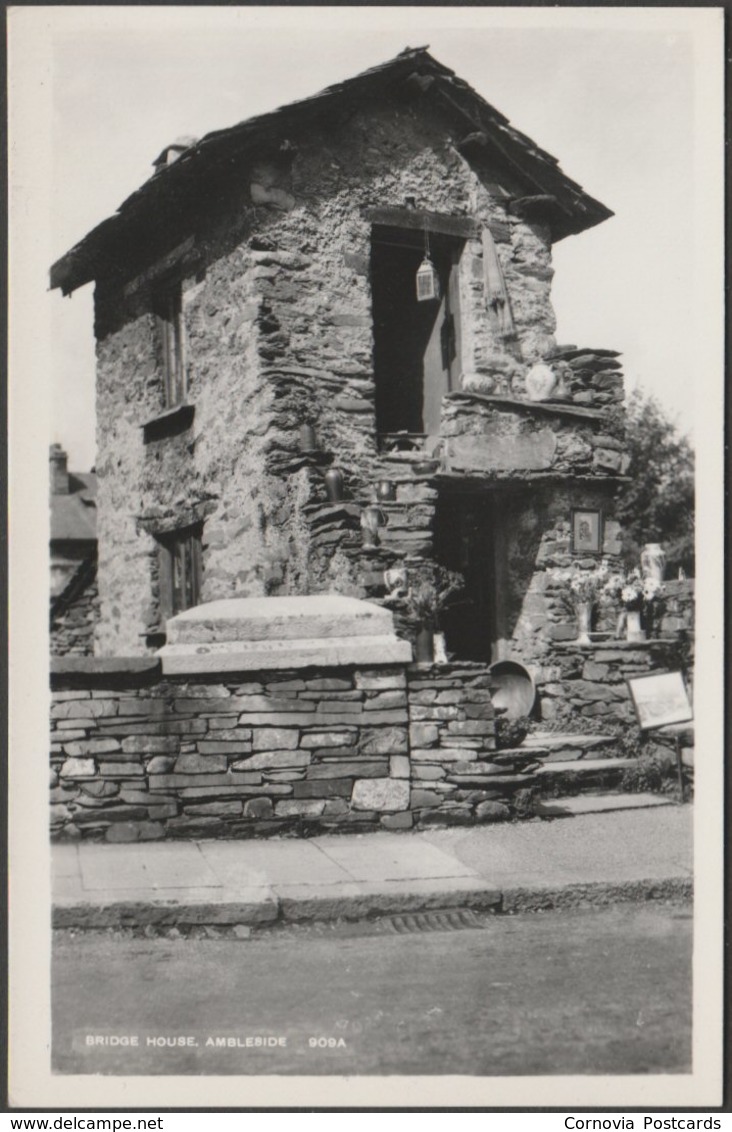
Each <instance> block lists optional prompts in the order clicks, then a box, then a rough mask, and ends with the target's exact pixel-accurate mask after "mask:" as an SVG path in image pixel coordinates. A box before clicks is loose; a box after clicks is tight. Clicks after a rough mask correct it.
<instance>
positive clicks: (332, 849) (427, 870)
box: [313, 834, 476, 881]
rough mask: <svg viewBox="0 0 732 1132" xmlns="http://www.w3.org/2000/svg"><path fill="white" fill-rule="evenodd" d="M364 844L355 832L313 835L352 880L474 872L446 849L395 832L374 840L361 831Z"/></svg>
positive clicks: (455, 874)
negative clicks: (353, 834) (330, 835)
mask: <svg viewBox="0 0 732 1132" xmlns="http://www.w3.org/2000/svg"><path fill="white" fill-rule="evenodd" d="M364 838H368V844H364V839H363V838H361V837H358V836H349V835H348V834H345V835H344V836H343V837H339V838H337V839H336V838H333V837H314V838H313V844H315V845H317V846H319V847H320V848H321V849H322V850H323V852H324V854H325V855H326V856H327V857H329V858H330V859H331V860H333V861H335V862H337V864H338V865H339V866H340V867H341V868H342V869H345V870H346V872H348V873H349V874H350V875H351V877H353V879H354V880H360V881H376V880H384V881H387V880H388V881H398V880H411V879H413V880H423V879H425V878H444V877H473V878H475V876H476V872H475V870H474V869H472V868H470V866H469V865H465V864H463V863H462V862H461V861H459V860H457V858H455V857H453V856H451V855H450V854H448V853H443V852H442V851H441V850H440V849H437V848H436V847H435V846H434V845H430V844H429V843H428V842H426V841H423V840H422V839H421V838H420V839H412V840H410V839H408V838H407V837H405V836H403V835H402V836H400V835H398V834H396V835H393V836H391V837H388V838H387V836H386V835H385V834H380V835H379V838H378V841H375V840H374V838H373V835H372V834H365V835H364Z"/></svg>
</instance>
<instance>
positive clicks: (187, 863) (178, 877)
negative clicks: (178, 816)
mask: <svg viewBox="0 0 732 1132" xmlns="http://www.w3.org/2000/svg"><path fill="white" fill-rule="evenodd" d="M78 848H79V863H80V867H81V880H82V885H83V887H84V889H86V890H87V891H93V890H94V889H101V890H105V891H110V890H115V891H116V890H121V889H129V888H137V889H145V888H147V889H152V890H155V889H159V888H180V889H185V888H215V887H220V886H221V881H220V880H219V879H218V877H217V876H216V874H215V873H214V872H213V870H212V869H211V868H210V867H209V865H208V864H207V863H206V860H205V858H204V857H203V855H202V853H201V850H200V848H199V845H198V843H197V842H195V841H180V842H160V841H153V842H143V843H140V844H137V843H133V844H131V845H99V844H87V845H80V846H79V847H78Z"/></svg>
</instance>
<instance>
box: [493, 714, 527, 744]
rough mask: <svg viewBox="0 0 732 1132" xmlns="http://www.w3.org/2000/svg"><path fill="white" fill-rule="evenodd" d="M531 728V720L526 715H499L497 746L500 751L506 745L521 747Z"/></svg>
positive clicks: (497, 721)
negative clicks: (514, 717)
mask: <svg viewBox="0 0 732 1132" xmlns="http://www.w3.org/2000/svg"><path fill="white" fill-rule="evenodd" d="M530 729H531V720H530V719H529V718H528V716H526V715H521V716H519V717H518V718H517V719H506V718H505V717H503V716H502V717H499V718H498V719H497V720H496V746H497V747H498V749H499V751H500V750H504V749H505V748H506V747H520V746H521V744H522V743H523V741H524V739H525V738H526V736H527V735H528V734H529V731H530Z"/></svg>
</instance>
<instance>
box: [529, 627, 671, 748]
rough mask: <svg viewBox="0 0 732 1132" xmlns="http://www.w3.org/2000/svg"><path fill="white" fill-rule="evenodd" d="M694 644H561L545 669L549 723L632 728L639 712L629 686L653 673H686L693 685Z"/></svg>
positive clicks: (542, 693)
mask: <svg viewBox="0 0 732 1132" xmlns="http://www.w3.org/2000/svg"><path fill="white" fill-rule="evenodd" d="M692 653H693V645H692V642H690V641H689V640H688V639H687V638H685V637H681V638H675V639H671V638H669V639H667V640H661V639H659V640H653V641H646V642H642V643H633V642H628V641H614V640H607V641H602V642H597V643H594V644H591V645H577V644H573V643H567V644H560V645H557V646H556V648H555V650H554V652H553V655H552V656H551V658H548V659H547V663H546V664H545V667H544V670H543V671H544V677H545V680H544V683H543V684H542V685H541V687H540V689H539V700H540V714H541V718H542V719H545V720H556V721H563V722H570V721H572V722H573V723H574V724H583V725H587V730H591V729H592V728H593V727H595V728H596V727H597V725H598V724H611V725H616V726H617V725H627V724H628V723H632V722H633V721H634V720H635V711H634V709H633V703H632V700H631V696H630V691H629V689H628V685H627V683H626V681H627V680H628V679H629V678H631V677H634V676H645V675H650V674H651V673H652V672H663V671H667V672H670V671H681V672H682V673H683V675H684V679H685V682H686V684H687V687H689V686H690V685H691V683H692V680H693V667H692V665H693V659H692Z"/></svg>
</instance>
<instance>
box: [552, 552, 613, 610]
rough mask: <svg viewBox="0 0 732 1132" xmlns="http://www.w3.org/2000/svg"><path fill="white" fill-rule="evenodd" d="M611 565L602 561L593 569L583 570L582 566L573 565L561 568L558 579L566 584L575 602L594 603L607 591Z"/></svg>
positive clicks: (557, 575)
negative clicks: (568, 567)
mask: <svg viewBox="0 0 732 1132" xmlns="http://www.w3.org/2000/svg"><path fill="white" fill-rule="evenodd" d="M610 576H611V575H610V567H609V566H608V564H607V562H601V563H600V565H599V566H595V567H594V569H592V570H583V569H582V567H581V566H576V565H575V566H573V567H572V568H571V569H570V570H561V571H559V573H557V574H556V575H555V577H556V580H557V581H558V582H561V583H562V584H563V585H565V586H566V587H567V588H568V590H569V593H570V596H571V598H572V600H573V601H574V602H575V603H579V602H590V603H591V604H593V605H594V603H595V602H596V601H598V600H599V598H601V597H602V596H603V595H604V594H605V593H606V592H607V590H606V587H607V583H608V578H609V577H610Z"/></svg>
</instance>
